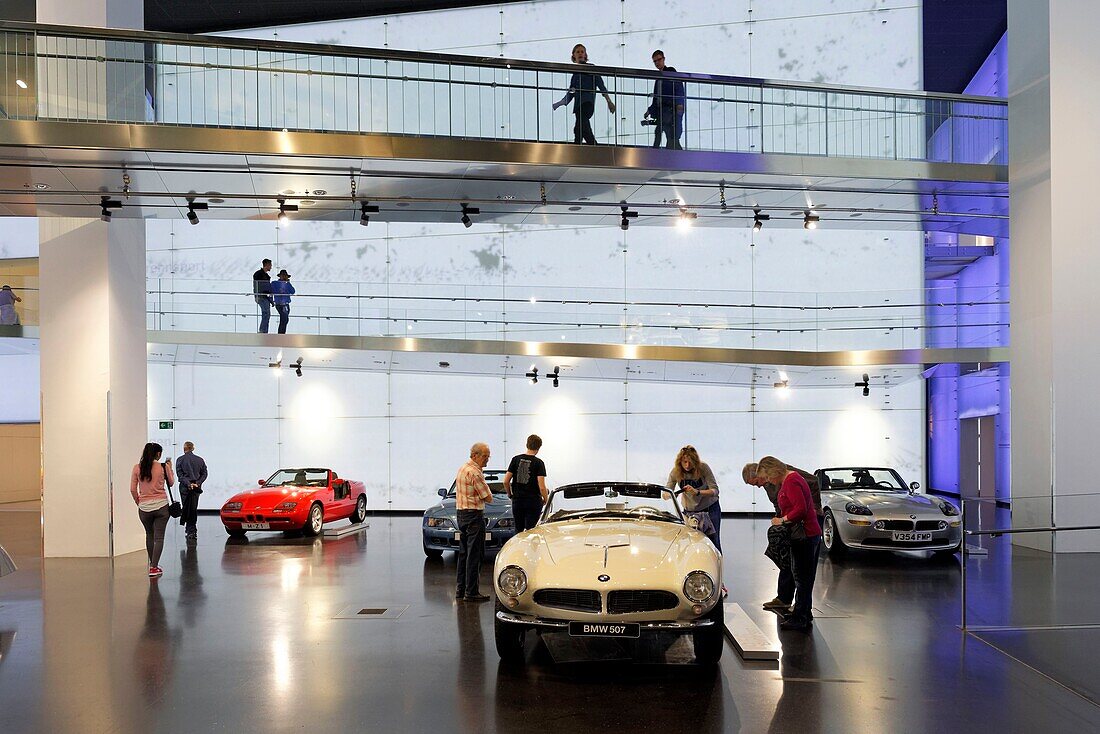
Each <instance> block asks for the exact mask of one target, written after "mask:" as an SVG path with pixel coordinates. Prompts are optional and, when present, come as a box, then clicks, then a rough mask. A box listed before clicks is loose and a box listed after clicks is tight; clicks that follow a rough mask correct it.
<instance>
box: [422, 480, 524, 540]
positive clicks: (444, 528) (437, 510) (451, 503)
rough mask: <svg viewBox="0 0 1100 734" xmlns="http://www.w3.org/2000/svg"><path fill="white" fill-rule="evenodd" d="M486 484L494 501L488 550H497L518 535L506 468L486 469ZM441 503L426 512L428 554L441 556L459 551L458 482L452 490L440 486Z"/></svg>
mask: <svg viewBox="0 0 1100 734" xmlns="http://www.w3.org/2000/svg"><path fill="white" fill-rule="evenodd" d="M483 473H484V474H485V483H486V484H488V485H489V491H490V492H492V493H493V501H492V503H491V504H487V505H485V550H497V549H499V548H500V547H501V546H503V545H504V544H505V543H506V542H507V541H508V539H509V538H511V537H512V536H513V535H515V534H516V522H515V520H514V519H513V518H512V500H511V499H510V498H509V497H508V494H507V493H506V492H505V491H504V483H503V481H504V474H505V470H504V469H485V470H483ZM439 496H440V497H442V499H441V500H440V502H439V504H438V505H432V506H431V507H429V508H428V509H427V510H425V511H424V522H423V523H422V525H423V529H424V555H426V556H428V557H429V558H439V557H440V556H442V555H443V551H445V550H449V551H455V552H457V551H458V546H459V542H458V538H459V533H458V510H457V509H456V508H455V483H454V482H451V488H450V489H442V488H441V489H440V490H439Z"/></svg>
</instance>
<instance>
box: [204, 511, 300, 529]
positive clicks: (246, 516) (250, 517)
mask: <svg viewBox="0 0 1100 734" xmlns="http://www.w3.org/2000/svg"><path fill="white" fill-rule="evenodd" d="M221 520H222V525H225V528H226V530H234V531H237V530H248V531H249V532H251V531H253V530H261V531H266V530H299V529H301V527H302V526H303V525H305V523H306V513H304V512H303V513H301V514H299V513H282V512H280V513H268V512H247V513H241V514H232V515H222V516H221ZM256 524H260V525H263V524H266V525H267V526H268V527H266V528H256V527H250V528H245V527H244V526H245V525H256Z"/></svg>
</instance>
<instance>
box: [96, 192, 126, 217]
mask: <svg viewBox="0 0 1100 734" xmlns="http://www.w3.org/2000/svg"><path fill="white" fill-rule="evenodd" d="M121 208H122V202H121V201H119V200H118V199H112V198H111V197H109V196H103V197H100V200H99V218H100V219H102V220H103V221H104V222H110V221H111V215H112V214H113V213H114V212H112V211H111V210H112V209H121Z"/></svg>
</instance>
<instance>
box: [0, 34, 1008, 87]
mask: <svg viewBox="0 0 1100 734" xmlns="http://www.w3.org/2000/svg"><path fill="white" fill-rule="evenodd" d="M0 31H19V32H26V33H42V34H50V35H56V36H62V37H69V38H85V39H86V38H99V39H103V40H121V41H135V42H141V43H148V42H157V41H161V42H165V43H174V44H180V45H188V46H204V47H212V48H236V49H248V50H264V51H276V52H284V53H285V52H287V51H290V52H295V51H297V52H301V53H303V54H310V55H317V54H324V55H329V56H342V57H353V58H367V59H381V60H386V59H388V60H393V61H417V62H427V63H432V62H435V63H440V64H463V65H468V66H480V67H489V68H500V69H509V70H511V69H518V70H530V71H558V72H562V73H568V74H572V73H573V72H575V71H577V66H578V65H577V64H571V63H560V62H543V61H530V60H526V59H507V58H500V57H494V56H462V55H458V54H442V53H437V52H428V51H405V50H393V49H379V48H370V47H364V46H338V45H333V44H327V43H302V42H298V41H271V40H266V39H251V38H233V37H229V36H199V35H192V34H186V33H168V32H165V31H139V30H127V29H116V28H87V27H82V26H69V25H53V24H49V23H27V22H21V21H0ZM584 70H585V72H591V73H595V74H603V75H607V76H631V77H640V78H648V79H654V80H656V79H670V78H675V79H682V80H684V81H694V82H709V83H713V84H728V85H736V86H753V87H774V88H777V89H790V90H798V91H815V92H831V93H836V94H869V95H882V96H887V97H912V98H920V99H935V100H942V101H946V102H963V103H966V102H973V103H982V104H992V105H998V106H1004V107H1007V106H1008V102H1007V100H1005V99H1004V98H1002V97H988V96H982V95H970V94H945V93H942V92H928V91H923V90H897V89H885V88H881V87H858V86H838V85H830V84H817V83H813V82H792V81H780V80H772V79H761V78H757V77H741V76H730V75H723V74H702V73H693V72H658V71H655V70H653V69H633V68H625V67H613V66H598V65H595V64H586V65H585V66H584Z"/></svg>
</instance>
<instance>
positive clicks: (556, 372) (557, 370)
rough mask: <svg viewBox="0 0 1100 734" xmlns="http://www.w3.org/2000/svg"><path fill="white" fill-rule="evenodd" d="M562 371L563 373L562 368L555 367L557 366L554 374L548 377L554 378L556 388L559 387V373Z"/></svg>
mask: <svg viewBox="0 0 1100 734" xmlns="http://www.w3.org/2000/svg"><path fill="white" fill-rule="evenodd" d="M560 371H561V368H560V367H558V366H557V365H555V366H554V371H553V372H551V373H550V374H549V375H548V376H549V377H553V378H554V383H553V384H554V387H557V386H558V373H559V372H560Z"/></svg>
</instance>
